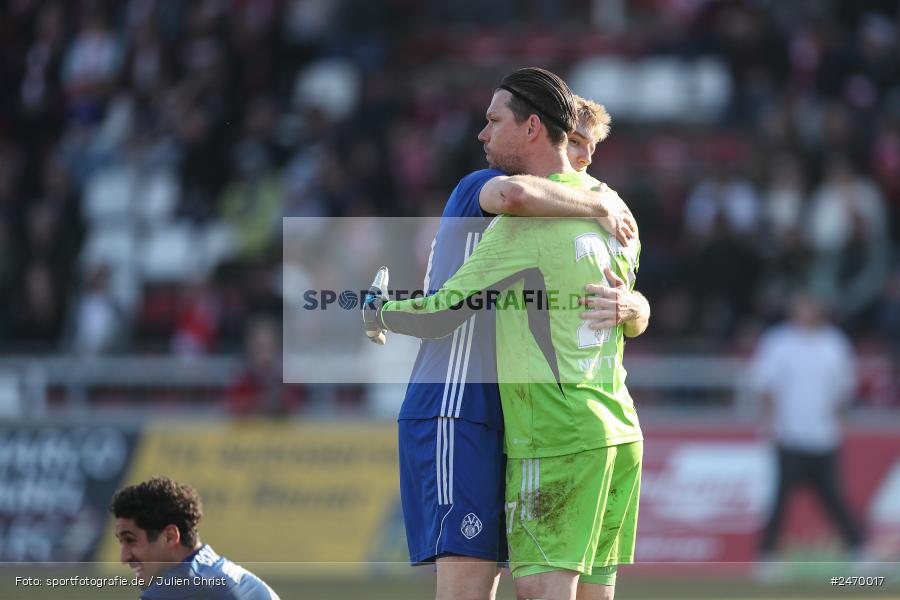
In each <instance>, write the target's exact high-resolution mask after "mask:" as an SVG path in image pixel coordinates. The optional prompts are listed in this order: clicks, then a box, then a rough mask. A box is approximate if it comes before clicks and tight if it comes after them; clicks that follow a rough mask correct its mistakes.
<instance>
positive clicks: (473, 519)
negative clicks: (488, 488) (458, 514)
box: [460, 513, 484, 540]
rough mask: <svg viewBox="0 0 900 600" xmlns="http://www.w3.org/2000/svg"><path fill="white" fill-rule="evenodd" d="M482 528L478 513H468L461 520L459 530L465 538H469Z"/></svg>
mask: <svg viewBox="0 0 900 600" xmlns="http://www.w3.org/2000/svg"><path fill="white" fill-rule="evenodd" d="M482 529H484V525H482V524H481V519H479V518H478V515H476V514H475V513H469V514H467V515H466V516H465V517H463V520H462V527H460V531H461V532H462V534H463V535H464V536H465V538H466V539H467V540H471V539H472V538H473V537H475V536H476V535H478V534H479V533H481V530H482Z"/></svg>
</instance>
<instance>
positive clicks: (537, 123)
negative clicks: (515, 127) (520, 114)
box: [525, 115, 541, 139]
mask: <svg viewBox="0 0 900 600" xmlns="http://www.w3.org/2000/svg"><path fill="white" fill-rule="evenodd" d="M540 127H541V119H540V117H538V116H537V115H530V116H529V117H528V128H527V129H526V130H525V135H527V136H528V138H529V139H533V138H534V137H535V136H537V133H538V131H540Z"/></svg>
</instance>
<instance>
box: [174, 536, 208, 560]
mask: <svg viewBox="0 0 900 600" xmlns="http://www.w3.org/2000/svg"><path fill="white" fill-rule="evenodd" d="M202 547H203V542H201V541H200V540H197V543H196V544H194V547H193V548H186V547H184V546H179V547H178V552H176V553H175V554H176V555H175V556H174V557H173V558H174V560H173V561H172V562H181V561H183V560H184V559H186V558H187V557H188V556H190V555H192V554H194V553H195V552H196V551H197V550H199V549H200V548H202Z"/></svg>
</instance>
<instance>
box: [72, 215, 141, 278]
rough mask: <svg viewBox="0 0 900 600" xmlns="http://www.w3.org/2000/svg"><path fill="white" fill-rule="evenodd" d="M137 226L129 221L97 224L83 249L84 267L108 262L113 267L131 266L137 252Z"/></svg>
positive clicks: (82, 261) (82, 259) (82, 260)
mask: <svg viewBox="0 0 900 600" xmlns="http://www.w3.org/2000/svg"><path fill="white" fill-rule="evenodd" d="M135 246H136V243H135V228H134V226H133V225H131V224H128V223H112V222H111V223H103V224H97V225H95V226H94V227H93V228H92V229H91V230H90V233H89V235H88V239H87V241H86V243H85V245H84V248H83V249H82V251H81V263H82V266H84V267H94V266H97V265H101V264H107V265H109V266H110V267H112V268H113V269H116V268H119V267H122V266H129V267H130V266H131V264H132V263H133V261H134V258H135V252H136V247H135Z"/></svg>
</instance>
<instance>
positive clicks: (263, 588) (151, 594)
mask: <svg viewBox="0 0 900 600" xmlns="http://www.w3.org/2000/svg"><path fill="white" fill-rule="evenodd" d="M176 598H177V599H180V600H195V599H196V600H201V599H202V600H279V598H278V594H276V593H275V592H274V591H272V588H270V587H269V586H268V585H266V583H265V582H264V581H263V580H262V579H260V578H259V577H257V576H256V575H254V574H253V573H251V572H249V571H247V570H246V569H244V568H243V567H241V566H238V565H236V564H234V563H233V562H231V561H230V560H228V559H227V558H223V557H221V556H219V555H218V554H216V552H215V550H213V549H212V548H211V547H210V546H209V545H208V544H204V545H203V546H201V547H200V549H198V550H197V551H196V552H194V553H193V554H191V555H190V556H188V557H187V558H186V559H184V561H182V562H181V563H179V564H177V565H174V566H173V567H171V568H169V569H167V570H166V571H165V572H164V573H163V574H162V575H159V576H158V577H155V578H154V579H153V581H152V582H151V583H150V585H149V586H148V587H147V589H145V590H144V592H143V593H142V594H141V600H175V599H176Z"/></svg>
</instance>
